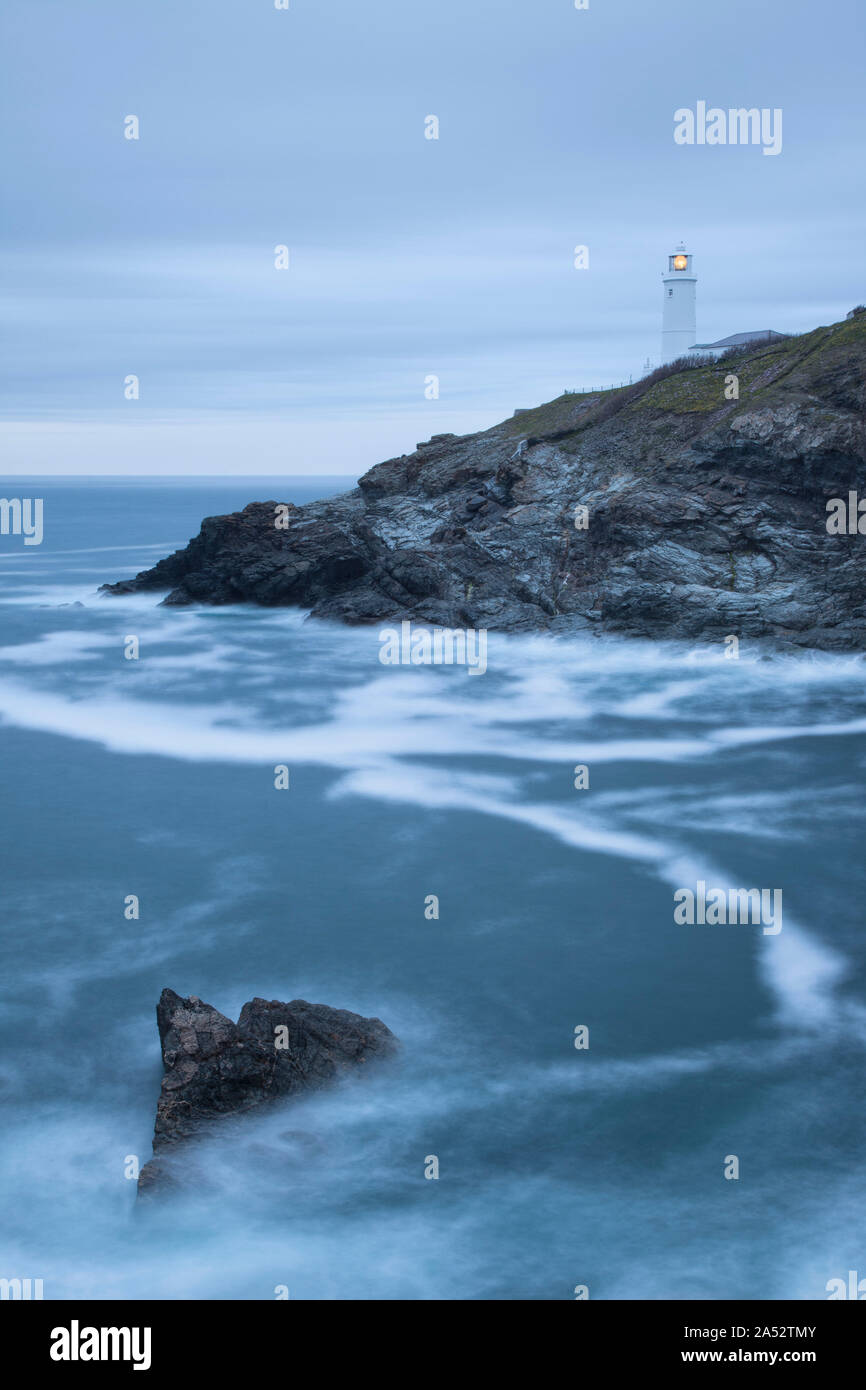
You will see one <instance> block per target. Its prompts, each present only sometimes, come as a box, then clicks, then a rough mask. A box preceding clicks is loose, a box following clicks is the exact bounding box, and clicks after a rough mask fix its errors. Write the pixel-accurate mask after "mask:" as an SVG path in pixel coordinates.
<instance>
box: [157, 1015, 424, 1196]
mask: <svg viewBox="0 0 866 1390" xmlns="http://www.w3.org/2000/svg"><path fill="white" fill-rule="evenodd" d="M156 1017H157V1025H158V1027H159V1039H160V1043H161V1044H162V1059H163V1065H164V1067H165V1075H164V1076H163V1080H162V1089H161V1091H160V1096H159V1102H158V1105H157V1110H156V1124H155V1125H154V1134H153V1151H154V1157H153V1158H152V1159H151V1160H150V1162H149V1163H146V1164H145V1165H144V1167H143V1168H142V1170H141V1173H140V1175H139V1179H138V1190H139V1194H140V1195H142V1194H146V1193H149V1192H151V1191H152V1190H153V1189H154V1188H155V1187H156V1186H164V1185H167V1184H168V1183H170V1182H173V1181H176V1177H177V1171H178V1169H177V1165H176V1164H173V1163H172V1162H171V1161H169V1159H170V1155H171V1153H172V1151H175V1150H177V1148H178V1147H179V1146H180V1145H182V1144H183V1143H184V1142H185V1141H187V1140H190V1139H193V1138H194V1137H196V1136H198V1135H203V1134H205V1133H207V1132H209V1131H211V1130H212V1128H213V1126H214V1124H215V1123H216V1122H218V1121H219V1119H220V1117H222V1116H226V1115H236V1114H238V1113H240V1112H241V1111H245V1110H249V1109H252V1108H253V1107H255V1106H258V1105H262V1104H263V1103H265V1102H268V1101H273V1100H277V1099H279V1098H281V1097H285V1096H290V1095H296V1094H300V1093H302V1092H306V1091H311V1090H315V1089H317V1088H319V1087H322V1086H327V1085H328V1084H329V1083H331V1082H333V1081H336V1080H338V1079H339V1077H340V1076H341V1075H343V1074H346V1073H348V1072H351V1071H352V1070H354V1069H355V1068H360V1067H362V1066H364V1065H365V1064H366V1063H367V1062H368V1061H372V1060H374V1059H377V1058H382V1057H386V1056H388V1055H391V1054H393V1053H394V1052H395V1051H396V1049H397V1046H398V1044H397V1039H396V1038H395V1037H394V1034H393V1033H392V1032H391V1031H390V1029H389V1028H386V1026H385V1024H384V1023H382V1022H381V1021H380V1020H379V1019H378V1018H362V1017H361V1015H360V1014H353V1013H349V1011H348V1010H346V1009H332V1008H329V1007H328V1005H327V1004H308V1003H307V1002H306V1001H305V1000H303V999H293V1000H292V1002H291V1003H289V1004H283V1003H280V1001H279V1000H276V999H272V1000H266V999H253V1000H251V1001H250V1002H249V1003H248V1004H245V1005H244V1007H243V1009H242V1010H241V1014H240V1018H239V1019H238V1021H237V1023H232V1021H231V1019H229V1018H226V1017H225V1015H224V1014H221V1013H219V1012H218V1010H216V1009H214V1008H212V1006H211V1005H210V1004H203V1003H202V1001H201V1000H200V999H197V998H196V997H195V995H191V996H190V997H189V998H188V999H182V998H181V997H180V995H178V994H175V993H174V991H173V990H170V989H164V990H163V991H162V995H161V996H160V1000H159V1004H158V1005H157V1009H156Z"/></svg>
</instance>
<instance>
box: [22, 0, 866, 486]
mask: <svg viewBox="0 0 866 1390" xmlns="http://www.w3.org/2000/svg"><path fill="white" fill-rule="evenodd" d="M589 2H590V8H589V9H588V10H576V9H575V8H574V0H290V9H289V10H288V11H283V10H277V9H276V8H275V6H274V0H146V3H139V4H133V3H125V2H122V0H77V3H74V4H73V3H68V0H39V3H36V2H35V0H5V4H4V16H5V17H4V20H3V26H2V27H3V35H2V40H3V41H2V50H3V53H4V68H5V77H4V82H3V95H2V121H3V127H4V147H5V160H4V165H5V172H4V179H3V199H4V205H5V216H4V233H3V252H2V268H3V277H4V281H5V285H6V293H5V302H6V312H5V319H6V328H5V331H4V334H3V345H2V367H3V387H2V402H0V405H2V419H3V426H2V434H3V454H4V458H5V460H6V462H5V465H4V471H8V472H10V473H24V472H34V473H78V474H80V473H91V472H92V473H137V474H141V473H171V474H182V473H244V472H250V473H255V474H262V473H268V472H272V473H283V474H285V473H358V472H361V471H362V470H363V469H365V468H367V467H369V466H370V465H371V464H373V463H375V462H377V461H378V460H380V459H383V458H387V457H390V456H392V455H394V454H400V453H404V452H408V451H410V450H411V449H412V448H414V445H415V442H416V441H417V440H421V439H426V438H428V437H429V436H430V434H432V433H437V432H440V431H446V430H453V431H457V432H463V431H466V430H470V429H477V428H483V427H486V426H488V425H491V424H493V423H495V422H496V421H497V420H500V419H503V418H504V417H506V416H508V415H510V414H511V413H512V412H513V410H514V409H515V408H516V407H525V406H530V405H533V404H537V403H538V402H540V401H542V400H547V399H550V398H551V397H553V396H556V395H558V394H559V393H560V392H561V391H562V390H563V389H565V388H566V387H568V388H579V387H582V386H593V385H608V384H610V383H612V382H619V381H620V380H623V379H625V380H628V378H629V375H634V376H637V375H639V374H640V373H641V371H642V368H643V364H644V362H645V361H646V359H647V358H649V359H650V360H651V361H653V362H657V361H658V359H659V354H660V346H659V337H660V327H661V304H662V290H661V280H660V273H661V271H662V269H663V267H664V265H665V263H666V262H665V257H666V254H667V253H668V251H670V250H672V249H673V246H674V244H675V243H676V242H678V241H679V240H680V239H684V240H685V241H686V243H687V245H688V247H689V249H690V250H691V251H693V253H694V256H695V266H696V270H697V274H698V337H699V339H701V340H704V341H711V340H713V339H716V338H719V337H723V336H726V335H727V334H729V333H736V332H741V331H743V330H747V329H761V328H774V329H776V330H778V331H786V330H787V331H794V332H799V331H803V330H806V329H809V328H812V327H814V326H815V325H816V324H819V323H829V322H832V321H834V320H836V319H838V318H841V317H844V315H845V313H846V312H847V310H848V309H850V308H851V307H852V306H853V305H855V304H858V303H861V302H863V301H864V300H866V277H864V246H866V226H864V220H866V219H864V182H863V172H864V157H863V150H864V146H866V129H864V125H866V120H864V109H863V108H864V103H863V70H864V47H866V45H864V39H866V21H864V4H863V0H826V2H825V3H822V4H816V3H814V2H813V0H760V2H759V3H758V0H689V3H682V2H681V3H674V0H657V2H656V3H653V2H652V0H589ZM700 100H705V101H707V103H708V104H709V105H710V106H714V105H715V106H719V107H722V108H729V107H739V106H747V107H752V106H755V107H758V108H765V107H766V108H781V110H782V112H783V145H782V151H781V153H780V154H779V155H778V156H766V155H764V154H763V153H762V150H761V148H760V147H758V146H751V145H749V146H739V145H733V146H730V145H729V146H716V147H710V146H707V145H702V146H700V145H694V146H681V145H677V144H676V143H675V142H674V139H673V130H674V112H675V111H676V110H677V109H678V108H681V107H691V108H694V107H695V106H696V103H697V102H698V101H700ZM129 115H135V116H137V117H138V119H139V122H140V138H139V139H138V140H128V139H126V138H125V136H124V120H125V118H126V117H127V116H129ZM430 115H435V116H436V117H437V118H438V121H439V139H438V140H428V139H425V118H426V117H428V116H430ZM578 244H583V245H586V246H588V247H589V262H590V263H589V269H588V270H576V269H575V268H574V264H573V257H574V248H575V246H576V245H578ZM277 245H286V246H288V248H289V252H290V266H289V269H288V270H277V269H276V268H275V265H274V248H275V246H277ZM131 374H134V375H136V376H137V377H138V378H139V382H140V387H139V390H140V398H139V399H138V400H137V401H135V400H126V399H124V381H125V379H126V378H127V377H128V376H129V375H131ZM430 376H436V377H438V379H439V398H438V399H430V400H428V399H425V380H426V379H427V378H428V377H430Z"/></svg>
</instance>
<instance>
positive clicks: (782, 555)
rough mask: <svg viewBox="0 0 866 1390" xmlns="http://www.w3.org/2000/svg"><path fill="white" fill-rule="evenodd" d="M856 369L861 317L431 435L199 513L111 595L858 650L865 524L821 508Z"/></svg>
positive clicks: (862, 424) (863, 473)
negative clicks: (312, 494) (197, 527)
mask: <svg viewBox="0 0 866 1390" xmlns="http://www.w3.org/2000/svg"><path fill="white" fill-rule="evenodd" d="M733 378H736V380H735V381H734V380H733ZM864 383H866V314H858V315H855V316H854V317H853V318H852V319H850V320H846V321H844V322H843V323H840V324H836V325H833V326H832V327H829V328H820V329H816V330H815V331H814V332H813V333H809V334H805V335H803V336H801V337H797V338H790V339H786V340H783V341H781V342H773V343H768V344H764V345H760V346H758V347H752V348H748V349H746V350H744V351H740V352H738V353H737V354H735V355H734V356H733V357H729V358H728V359H722V360H720V361H719V362H716V363H711V364H707V363H704V364H702V365H694V366H689V367H686V368H680V369H678V370H675V371H674V372H672V373H671V374H667V375H665V374H661V373H655V374H653V375H652V376H650V377H648V378H646V379H645V380H644V381H642V382H638V383H636V384H635V385H634V386H629V387H625V388H624V389H623V390H621V391H614V392H602V393H596V394H593V395H582V396H581V395H565V396H562V397H560V398H559V399H558V400H556V401H553V402H551V403H550V404H549V405H546V406H541V407H539V408H538V409H536V410H523V411H521V412H519V414H517V415H516V416H515V417H514V418H512V419H511V420H508V421H505V422H504V423H503V424H501V425H497V426H495V427H494V428H493V429H490V430H486V431H483V432H481V433H479V434H474V435H468V436H465V437H459V438H458V437H456V436H454V435H434V436H433V437H432V438H431V439H430V440H428V441H427V442H426V443H422V444H419V445H418V446H417V447H416V449H415V450H414V451H413V452H412V453H411V454H406V455H404V456H403V457H401V458H397V459H390V460H389V461H388V462H386V463H380V464H378V465H377V466H376V467H374V468H372V469H371V470H370V471H369V472H368V473H366V474H365V475H364V477H362V478H361V479H360V482H359V484H358V486H357V487H356V488H354V489H353V490H352V491H350V492H348V493H346V494H344V495H343V496H341V497H335V498H329V499H326V500H324V501H319V502H314V503H311V504H308V505H307V506H304V507H293V506H291V505H284V504H281V503H279V502H278V501H276V500H274V501H267V502H254V503H251V504H250V506H248V507H246V508H245V509H244V510H243V511H242V512H240V513H236V514H234V515H231V516H223V517H210V518H208V519H207V520H206V521H204V522H203V523H202V527H201V532H200V534H199V535H198V536H197V537H196V538H195V539H194V540H192V541H191V542H190V543H189V545H188V546H187V547H186V548H185V549H184V550H181V551H178V552H176V553H175V554H174V555H172V556H170V557H168V558H167V559H164V560H161V561H160V562H159V564H157V565H156V566H155V568H153V569H151V570H147V571H145V572H144V573H142V574H140V575H138V576H137V578H135V579H133V580H127V581H122V582H120V583H118V584H113V585H107V586H105V589H104V591H105V592H108V593H113V594H122V593H129V592H137V591H141V590H148V589H151V590H163V589H166V590H169V591H170V592H169V593H168V596H167V597H166V599H165V600H164V601H165V603H167V604H190V603H208V604H225V603H238V602H242V601H246V602H252V603H258V604H269V605H299V606H302V607H304V608H308V609H309V610H310V612H311V616H312V617H314V618H331V619H336V620H339V621H342V622H346V623H356V624H357V623H382V622H385V621H388V622H394V621H397V620H400V619H404V618H408V619H411V620H413V621H414V622H418V623H428V624H436V625H442V626H446V627H471V628H489V629H500V630H503V631H512V632H519V631H532V630H538V629H546V630H549V631H553V632H580V631H610V632H617V633H623V634H629V635H634V636H640V637H671V638H686V639H696V638H700V639H707V640H718V639H720V638H721V637H723V636H726V635H728V634H731V633H733V634H736V635H738V636H739V637H750V638H767V639H772V640H774V641H776V642H778V643H782V644H786V645H791V644H795V645H802V646H815V647H823V648H831V649H839V650H845V649H862V648H863V647H864V646H866V566H864V563H863V548H864V546H866V537H864V536H861V535H858V534H855V535H850V534H841V535H831V534H828V531H827V526H826V522H827V503H828V501H829V500H830V499H831V498H834V497H842V498H847V495H848V493H849V491H857V492H858V494H859V496H860V497H861V498H866V416H864V411H866V384H864ZM734 390H735V391H736V394H735V395H734V394H732V393H733V392H734ZM580 508H586V509H587V510H586V513H582V512H580V511H579V509H580ZM584 521H585V525H584V524H583V522H584ZM576 523H577V524H576Z"/></svg>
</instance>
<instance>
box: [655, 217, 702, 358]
mask: <svg viewBox="0 0 866 1390" xmlns="http://www.w3.org/2000/svg"><path fill="white" fill-rule="evenodd" d="M697 283H698V277H697V276H696V275H695V271H694V257H693V256H692V255H691V253H690V252H689V251H687V250H686V248H685V246H683V245H682V243H681V244H680V245H679V246H678V247H677V249H676V250H675V251H672V252H671V254H670V255H669V256H668V268H667V270H666V271H664V272H663V274H662V284H663V286H664V308H663V310H662V361H663V362H672V361H673V360H674V358H675V357H683V356H685V355H686V353H688V351H689V348H691V347H694V344H695V341H696V339H697V336H698V333H697V321H696V317H695V289H696V286H697Z"/></svg>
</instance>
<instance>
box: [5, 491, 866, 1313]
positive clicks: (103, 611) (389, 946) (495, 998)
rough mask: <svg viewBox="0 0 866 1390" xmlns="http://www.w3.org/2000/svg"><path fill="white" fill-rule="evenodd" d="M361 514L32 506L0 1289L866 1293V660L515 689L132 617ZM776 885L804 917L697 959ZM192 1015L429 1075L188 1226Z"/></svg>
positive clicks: (300, 625) (250, 620)
mask: <svg viewBox="0 0 866 1390" xmlns="http://www.w3.org/2000/svg"><path fill="white" fill-rule="evenodd" d="M350 482H351V480H347V479H344V478H343V479H340V478H329V479H322V478H317V479H310V478H299V477H294V478H286V479H275V478H265V479H260V478H255V477H244V478H240V477H237V478H184V479H181V478H178V479H166V478H152V479H149V480H145V479H131V478H124V479H121V478H117V479H112V478H92V479H78V478H75V479H62V478H43V479H33V478H29V479H26V480H23V479H8V478H7V479H5V480H4V482H3V488H4V492H5V495H7V496H27V497H40V498H42V499H43V500H44V537H43V540H42V543H41V544H40V545H38V546H35V545H34V546H29V547H28V546H25V545H24V544H23V538H22V537H20V536H15V535H4V536H2V537H0V760H2V800H3V810H4V833H3V836H2V842H0V887H2V903H3V911H2V982H3V984H2V1007H0V1100H2V1116H3V1125H2V1128H0V1207H2V1215H0V1277H3V1278H8V1279H13V1278H22V1279H24V1278H30V1279H32V1280H36V1279H41V1280H42V1281H43V1289H44V1297H45V1298H46V1299H60V1298H70V1299H105V1298H109V1299H138V1298H144V1299H278V1298H286V1297H288V1298H290V1299H327V1300H331V1299H333V1300H338V1299H351V1300H358V1299H395V1300H396V1299H412V1300H425V1299H433V1300H454V1299H460V1300H484V1299H497V1300H498V1299H504V1300H523V1299H531V1300H558V1299H568V1300H574V1299H583V1298H587V1297H588V1298H590V1299H642V1300H643V1299H694V1300H702V1299H733V1298H742V1299H755V1300H770V1299H790V1298H792V1299H802V1300H813V1299H826V1298H827V1297H828V1292H827V1290H828V1284H829V1283H830V1281H832V1280H834V1279H842V1280H847V1279H848V1272H849V1270H855V1271H858V1272H859V1277H861V1278H862V1277H866V1241H864V1236H866V1165H864V1151H866V1150H864V1138H866V1134H864V1130H866V1104H864V1102H866V1081H864V1078H866V970H864V932H866V928H864V905H866V862H864V858H866V856H864V849H866V834H864V829H866V802H864V796H863V790H864V780H866V690H864V675H866V667H864V660H863V658H862V657H861V656H858V655H827V654H817V653H808V652H803V653H802V654H799V655H774V654H773V653H772V652H770V651H767V650H764V649H762V648H761V647H760V646H759V645H757V644H755V643H752V642H749V641H747V640H742V641H740V642H739V644H738V647H737V644H734V643H730V642H727V643H721V642H720V643H718V644H713V643H707V644H693V645H683V644H675V643H664V642H658V641H633V640H629V641H626V640H620V639H615V638H611V637H604V636H600V637H583V636H580V637H574V638H564V637H557V638H551V637H549V636H545V635H543V634H540V635H530V636H505V635H497V634H495V633H491V634H490V635H489V640H488V652H487V668H486V670H485V671H484V672H483V673H473V672H471V671H470V670H469V669H467V668H466V667H465V666H460V665H456V664H455V665H451V666H446V665H438V666H437V665H421V666H411V665H408V666H407V665H386V664H383V662H382V661H381V660H380V654H381V651H382V640H381V633H380V629H379V627H369V628H343V627H340V626H337V625H332V624H326V623H321V622H317V621H314V620H308V615H307V614H306V613H305V612H302V611H299V610H292V609H264V608H256V607H253V606H249V605H239V606H236V607H223V608H206V607H192V608H171V607H168V608H166V607H161V606H160V600H161V598H162V597H163V595H161V594H156V593H154V594H144V595H136V596H130V597H125V598H110V597H106V596H101V595H100V594H99V593H98V588H99V585H100V584H102V583H105V582H110V581H114V580H119V579H123V578H127V577H130V576H132V575H134V574H136V573H137V572H138V571H140V570H142V569H145V568H148V567H149V566H151V565H152V564H154V563H155V562H156V560H158V559H159V558H160V557H162V556H163V555H166V554H169V553H170V552H172V551H173V550H175V549H177V548H178V547H181V546H183V545H185V544H186V542H187V540H188V539H189V538H190V537H191V536H193V535H195V534H196V533H197V531H198V528H199V525H200V522H201V520H202V518H203V517H205V516H209V515H215V514H221V513H226V512H230V511H233V510H237V509H238V508H240V507H242V506H244V505H245V504H246V503H248V502H250V501H254V500H262V499H271V498H273V499H275V500H277V501H294V502H297V503H302V502H304V501H308V500H310V499H312V498H314V497H317V496H324V495H328V494H331V493H334V492H337V491H341V490H343V489H344V488H345V487H346V486H347V485H349V484H350ZM734 635H735V634H734ZM133 638H134V639H136V641H134V642H133V641H131V640H130V639H133ZM133 651H137V655H131V654H130V653H131V652H133ZM278 767H285V768H287V769H288V783H289V785H288V787H279V788H278V786H277V785H276V783H277V780H278V775H277V773H276V771H275V769H277V768H278ZM701 885H703V888H701ZM751 889H758V890H767V891H768V893H770V894H772V893H774V892H776V890H778V894H779V896H778V897H776V898H774V899H772V901H773V902H774V903H776V904H777V906H778V911H775V912H774V914H773V917H772V920H770V919H769V918H767V917H766V916H765V917H764V918H763V919H762V920H759V921H754V920H747V921H741V920H736V921H731V920H729V919H728V920H722V921H719V920H708V918H710V917H711V915H712V914H710V913H708V912H702V911H701V909H700V907H698V908H696V910H695V912H694V913H693V914H692V915H693V917H694V920H692V921H683V920H677V903H678V902H680V903H682V902H683V901H684V900H685V897H684V895H686V894H687V893H691V894H693V895H694V897H693V901H694V902H696V903H701V902H704V901H706V899H707V896H708V895H710V894H712V893H713V892H714V891H716V890H718V891H719V892H723V893H724V894H725V895H727V894H730V892H731V891H732V890H733V892H734V894H735V896H736V893H737V890H744V891H747V890H751ZM701 893H703V894H704V898H703V899H702V898H701V896H700V895H701ZM737 900H738V901H739V899H737ZM725 901H728V898H727V897H726V898H725ZM730 915H731V914H730V913H729V914H728V917H729V918H730ZM733 915H734V916H736V913H734V914H733ZM716 916H717V917H718V913H717V914H716ZM679 917H680V919H682V917H683V913H682V912H680V913H679ZM702 918H703V920H701V919H702ZM166 986H167V987H170V988H171V989H173V990H175V991H177V992H178V993H179V994H182V995H188V994H195V995H197V996H199V997H200V998H201V999H203V1000H205V1001H206V1002H208V1003H210V1004H213V1005H214V1006H215V1007H216V1008H218V1009H219V1010H221V1011H222V1012H223V1013H225V1014H228V1015H229V1016H231V1017H233V1018H236V1017H237V1015H238V1012H239V1010H240V1009H241V1007H242V1005H243V1004H244V1002H245V1001H247V1000H249V999H252V998H254V997H255V996H261V997H263V998H265V999H280V1000H291V999H295V998H301V999H306V1000H309V1001H311V1002H314V1003H325V1004H329V1005H332V1006H334V1007H337V1008H346V1009H351V1010H354V1011H356V1012H358V1013H361V1014H364V1015H373V1016H376V1017H378V1018H381V1019H382V1020H383V1021H384V1022H385V1023H386V1024H387V1025H388V1026H389V1028H391V1030H392V1031H393V1032H394V1033H395V1034H396V1036H397V1037H398V1038H399V1040H400V1043H401V1048H400V1053H399V1056H398V1058H397V1059H396V1060H395V1061H394V1062H391V1063H388V1064H383V1065H381V1066H378V1067H375V1066H370V1068H369V1069H368V1070H365V1071H364V1073H363V1075H360V1076H358V1077H354V1076H353V1077H351V1078H349V1079H347V1080H346V1081H345V1082H343V1083H342V1084H341V1085H339V1086H338V1087H336V1088H335V1089H333V1090H328V1091H321V1092H318V1093H315V1094H311V1095H309V1096H308V1097H307V1098H304V1099H302V1100H287V1101H285V1102H284V1103H283V1104H281V1105H278V1106H275V1107H272V1108H269V1109H267V1110H264V1109H263V1110H261V1111H259V1112H257V1113H254V1114H248V1115H246V1116H244V1117H243V1118H242V1120H239V1121H237V1122H233V1121H226V1122H225V1124H224V1125H223V1126H222V1127H221V1128H220V1129H219V1131H218V1132H216V1133H215V1134H214V1135H213V1136H212V1138H210V1139H209V1140H207V1141H206V1142H204V1143H203V1144H202V1145H201V1146H200V1148H199V1149H197V1150H196V1151H195V1155H194V1157H193V1155H192V1154H191V1156H190V1164H191V1172H194V1173H195V1175H196V1178H195V1181H194V1182H192V1183H191V1185H190V1187H189V1189H188V1190H187V1189H184V1190H182V1191H181V1192H180V1193H175V1194H173V1195H171V1196H169V1195H166V1197H165V1198H164V1199H163V1200H160V1201H153V1202H149V1203H142V1202H137V1200H136V1183H135V1174H136V1172H137V1171H138V1168H139V1167H140V1166H141V1164H143V1163H144V1162H146V1160H147V1159H148V1157H149V1156H150V1153H151V1137H152V1131H153V1120H154V1114H155V1107H156V1101H157V1096H158V1093H159V1084H160V1077H161V1072H162V1067H161V1059H160V1051H159V1040H158V1035H157V1029H156V1018H155V1006H156V1003H157V1000H158V998H159V994H160V991H161V990H162V989H163V988H164V987H166ZM864 1288H866V1285H864Z"/></svg>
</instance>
